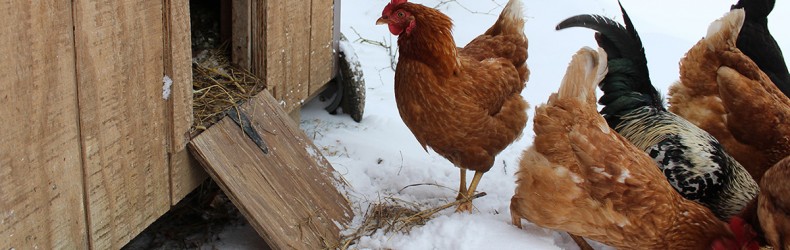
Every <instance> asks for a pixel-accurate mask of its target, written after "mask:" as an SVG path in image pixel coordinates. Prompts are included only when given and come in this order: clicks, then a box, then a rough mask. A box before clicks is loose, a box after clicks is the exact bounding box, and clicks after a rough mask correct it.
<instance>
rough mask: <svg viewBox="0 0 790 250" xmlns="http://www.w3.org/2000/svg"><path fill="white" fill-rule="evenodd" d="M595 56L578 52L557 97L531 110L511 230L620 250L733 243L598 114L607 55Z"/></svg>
mask: <svg viewBox="0 0 790 250" xmlns="http://www.w3.org/2000/svg"><path fill="white" fill-rule="evenodd" d="M598 55H599V54H597V53H595V51H593V50H591V49H582V50H581V51H580V52H577V54H576V55H575V56H574V57H573V60H572V61H571V63H570V65H569V66H568V70H567V72H566V75H565V78H564V79H563V83H562V86H561V87H560V90H559V91H558V93H557V94H553V95H551V97H550V98H549V101H548V103H546V104H545V105H542V106H539V107H537V108H536V111H535V118H534V119H535V125H534V128H533V129H534V130H535V142H534V144H533V146H532V147H530V148H529V149H527V150H526V151H524V153H523V154H522V157H521V162H520V164H519V171H518V172H517V173H516V178H517V181H516V183H517V187H516V191H515V194H514V195H513V198H512V199H511V204H510V212H511V216H512V218H513V223H516V224H517V225H519V224H521V222H520V220H521V218H524V219H527V220H529V221H531V222H532V223H534V224H536V225H539V226H541V227H547V228H552V229H557V230H562V231H566V232H569V233H572V234H575V235H579V236H584V237H587V238H590V239H594V240H597V241H600V242H603V243H605V244H607V245H610V246H613V247H616V248H621V249H706V248H710V246H711V242H712V241H713V240H714V239H716V238H719V237H732V235H730V233H729V232H728V230H727V229H726V228H725V224H724V223H722V222H721V221H719V220H718V219H717V218H716V216H715V215H714V214H713V213H712V212H711V211H710V210H709V209H707V208H705V207H704V206H702V205H700V204H698V203H696V202H692V201H689V200H686V199H684V198H683V197H682V196H680V195H679V194H678V193H677V192H675V191H674V190H673V188H672V187H671V186H670V185H669V183H667V181H665V180H664V177H663V176H662V174H661V172H660V171H659V170H658V169H657V168H656V167H655V164H654V163H653V161H652V159H651V158H650V157H648V156H647V154H646V153H645V152H644V151H642V150H641V149H639V148H637V147H635V146H634V145H632V144H631V143H630V142H629V141H628V140H626V139H625V138H623V137H622V136H620V135H618V134H617V133H614V131H613V130H611V129H610V128H609V126H608V124H607V123H606V121H605V120H604V118H603V117H601V115H599V114H598V111H597V108H596V104H595V86H596V84H597V83H598V82H599V81H600V78H602V77H603V75H605V74H606V73H605V72H606V70H605V69H606V67H605V65H606V58H605V53H603V52H601V53H600V58H599V57H598ZM599 59H600V60H599Z"/></svg>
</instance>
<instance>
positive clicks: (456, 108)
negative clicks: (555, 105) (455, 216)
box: [376, 0, 529, 212]
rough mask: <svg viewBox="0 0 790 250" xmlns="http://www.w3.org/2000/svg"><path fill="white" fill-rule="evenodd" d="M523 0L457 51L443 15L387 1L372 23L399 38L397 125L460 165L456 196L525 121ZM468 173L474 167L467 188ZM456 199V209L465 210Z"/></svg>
mask: <svg viewBox="0 0 790 250" xmlns="http://www.w3.org/2000/svg"><path fill="white" fill-rule="evenodd" d="M522 8H523V7H522V2H521V1H520V0H510V1H509V2H508V3H507V5H506V6H505V8H504V9H503V10H502V13H501V14H500V15H499V18H498V19H497V21H496V22H495V23H494V25H493V26H491V28H489V29H488V30H487V31H486V32H485V33H483V34H482V35H480V36H478V37H477V38H475V39H474V40H473V41H471V42H469V44H467V45H466V46H465V47H463V48H457V47H456V45H455V41H454V40H453V36H452V21H451V20H450V18H449V17H447V16H446V15H444V14H442V13H441V12H439V11H437V10H435V9H433V8H428V7H425V6H423V5H420V4H414V3H409V2H407V1H406V0H392V1H391V2H390V3H389V4H387V6H386V7H385V8H384V11H382V15H381V18H379V19H378V20H377V21H376V24H387V26H388V27H389V31H390V32H391V33H392V34H393V35H396V36H398V52H399V57H398V64H397V67H396V70H395V101H396V103H397V106H398V111H399V113H400V116H401V118H402V119H403V122H404V123H405V124H406V126H407V127H408V128H409V130H411V132H412V133H413V134H414V136H415V137H416V138H417V141H419V143H420V144H421V145H422V147H423V149H425V150H426V151H427V147H431V148H432V149H433V150H434V151H436V152H437V153H438V154H439V155H441V156H443V157H444V158H446V159H448V160H449V161H450V162H452V163H453V164H454V165H455V166H456V167H458V168H460V169H461V170H460V173H461V182H460V188H459V194H458V197H457V199H464V198H466V197H471V196H472V195H473V194H474V192H475V189H476V187H477V184H478V183H479V181H480V179H481V178H482V176H483V173H485V172H487V171H488V170H489V169H491V167H492V166H493V164H494V158H495V157H496V155H497V154H499V152H501V151H502V150H504V149H505V147H507V146H508V145H509V144H511V143H512V142H513V141H514V140H516V139H517V138H518V137H519V136H520V135H521V131H522V130H523V129H524V127H525V126H526V122H527V114H526V109H527V107H528V104H527V102H526V101H525V100H524V98H523V97H522V96H521V94H520V93H521V90H522V89H524V87H525V84H526V81H527V78H528V77H529V70H528V69H527V65H526V60H527V37H526V36H525V35H524V18H523V13H522V11H523V10H522ZM466 170H473V171H475V175H474V177H473V179H472V182H471V183H470V185H469V187H468V188H467V187H466ZM471 210H472V203H471V201H469V200H468V199H467V201H465V202H461V203H460V204H459V205H458V207H457V209H456V211H465V212H471Z"/></svg>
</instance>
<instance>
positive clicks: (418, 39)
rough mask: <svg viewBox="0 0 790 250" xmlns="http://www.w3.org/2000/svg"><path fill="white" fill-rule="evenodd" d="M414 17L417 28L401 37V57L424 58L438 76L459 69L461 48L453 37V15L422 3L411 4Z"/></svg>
mask: <svg viewBox="0 0 790 250" xmlns="http://www.w3.org/2000/svg"><path fill="white" fill-rule="evenodd" d="M407 11H409V12H410V13H411V14H412V15H413V16H414V18H415V23H416V24H415V27H414V29H413V30H412V31H411V32H410V33H408V34H406V33H404V34H402V35H401V36H399V37H398V49H399V54H400V56H399V61H400V60H405V61H408V60H414V61H418V62H422V63H424V64H426V65H428V66H429V67H431V68H432V69H433V70H434V73H436V74H437V76H450V75H451V74H457V73H459V72H458V70H459V69H460V60H459V58H458V48H456V45H455V39H453V34H452V28H453V23H452V20H451V19H450V17H448V16H447V15H444V14H442V13H441V12H439V11H437V10H435V9H432V8H428V7H425V6H422V5H408V9H407Z"/></svg>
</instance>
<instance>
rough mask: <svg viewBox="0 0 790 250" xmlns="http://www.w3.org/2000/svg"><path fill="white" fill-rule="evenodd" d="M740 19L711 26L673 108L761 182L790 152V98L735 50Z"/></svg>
mask: <svg viewBox="0 0 790 250" xmlns="http://www.w3.org/2000/svg"><path fill="white" fill-rule="evenodd" d="M732 12H733V13H735V14H736V15H737V16H738V18H735V19H722V20H719V21H716V22H714V23H713V24H711V26H710V28H709V29H708V35H707V36H706V37H705V38H704V39H702V40H701V41H699V42H698V43H697V44H696V45H695V46H694V47H692V48H691V49H690V50H689V51H688V53H687V54H686V56H685V57H684V58H683V59H681V62H680V81H679V82H677V83H675V84H674V85H672V86H671V87H670V90H669V95H670V96H671V98H670V99H669V103H670V108H669V110H670V111H672V112H674V113H676V114H678V115H680V116H682V117H683V118H686V119H687V120H689V121H691V122H692V123H694V124H695V125H697V126H699V127H700V128H702V129H704V130H705V131H707V132H708V133H710V134H711V135H713V136H714V137H716V139H718V140H719V142H720V143H721V144H722V146H724V148H725V149H726V150H727V153H729V154H730V155H732V156H733V158H735V159H736V160H737V161H738V162H740V163H741V164H742V165H743V166H744V167H745V168H746V170H747V171H749V174H750V175H751V176H752V177H753V178H754V179H755V181H758V182H759V181H760V178H761V177H762V175H763V173H764V172H765V170H766V169H768V168H769V167H771V166H773V165H774V164H775V163H776V162H778V161H779V160H781V159H782V158H784V157H785V156H786V155H788V154H790V123H788V122H787V120H788V119H790V99H788V98H787V97H786V96H785V95H784V94H783V93H782V92H781V91H780V90H779V89H778V88H777V87H776V86H775V85H774V84H773V83H772V82H771V80H770V78H769V77H768V76H767V75H766V74H765V73H764V72H762V71H761V70H760V69H759V68H758V66H757V65H756V64H755V63H754V62H753V61H752V60H751V59H750V58H749V57H748V56H746V55H744V54H743V53H742V52H741V51H740V50H739V49H738V48H737V47H736V39H737V37H738V33H739V31H740V29H741V26H742V25H743V21H744V13H743V10H740V9H736V10H733V11H732Z"/></svg>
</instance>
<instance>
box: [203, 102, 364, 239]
mask: <svg viewBox="0 0 790 250" xmlns="http://www.w3.org/2000/svg"><path fill="white" fill-rule="evenodd" d="M277 102H278V101H277V100H275V99H274V98H273V97H272V96H271V95H270V94H269V93H268V91H263V92H261V93H260V94H258V96H256V97H255V98H253V99H252V100H250V101H249V102H248V103H247V104H245V105H243V106H242V108H241V110H242V112H243V113H245V114H246V116H247V117H249V120H250V122H251V124H252V126H253V127H254V129H255V130H256V131H257V132H258V133H259V134H260V135H261V137H262V138H263V141H264V142H265V144H266V145H267V148H268V149H269V152H268V154H267V153H264V152H263V150H261V149H260V148H259V147H258V146H257V145H256V144H255V143H254V142H253V141H252V140H251V139H250V138H249V137H247V136H246V135H245V134H244V132H243V131H242V130H241V129H240V127H239V126H238V125H237V124H236V123H235V122H233V121H232V120H231V119H230V118H229V117H226V118H224V119H222V120H221V121H220V122H219V123H217V124H215V125H214V126H212V127H211V128H209V129H208V130H206V131H204V132H203V133H201V134H200V135H198V136H197V137H195V138H194V139H193V140H192V142H191V143H190V147H189V148H190V150H192V151H193V152H195V156H196V158H197V159H198V161H200V162H201V163H202V164H203V166H204V167H205V168H207V170H208V172H209V174H210V175H211V176H212V178H214V180H215V181H217V183H218V184H219V185H220V187H221V188H222V189H223V191H225V193H226V194H228V196H229V197H230V198H231V201H233V203H234V204H235V205H236V206H237V207H238V208H239V210H241V212H242V213H243V214H244V216H245V217H247V219H248V220H250V223H251V224H252V225H253V227H254V228H255V230H256V231H257V232H258V234H260V235H261V237H263V238H264V240H266V242H267V243H268V244H269V245H270V246H271V247H272V248H273V249H324V248H327V247H332V248H334V247H337V244H338V242H339V231H340V229H339V228H338V227H339V226H343V225H347V223H348V222H349V220H350V216H351V214H352V212H351V210H350V208H349V204H348V200H347V199H345V197H344V196H343V195H342V194H340V192H338V191H337V188H336V187H337V186H344V185H345V184H343V182H342V181H340V180H338V179H336V177H335V175H334V170H333V169H332V166H331V165H330V164H329V163H328V162H327V161H326V159H324V157H323V156H322V155H321V154H320V153H319V152H320V151H319V150H318V148H316V147H315V145H313V144H312V143H311V142H310V141H309V139H308V138H307V135H305V134H304V132H302V131H301V130H300V129H299V127H298V125H297V124H296V123H295V122H294V121H292V120H291V119H289V118H288V114H287V113H285V111H284V110H282V108H281V107H280V106H279V105H278V104H277Z"/></svg>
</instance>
